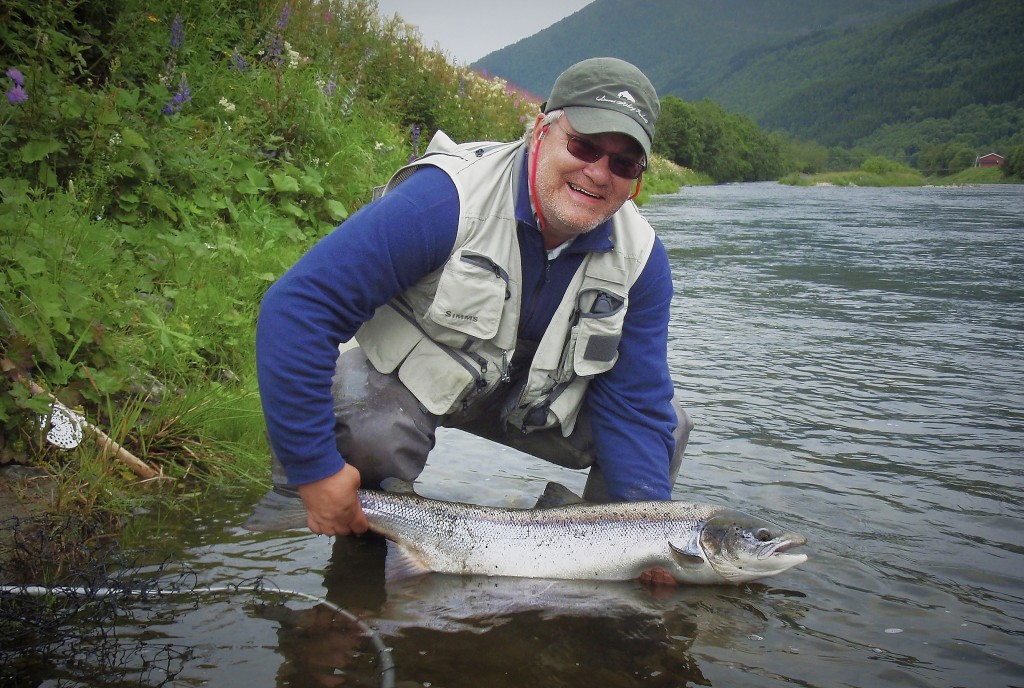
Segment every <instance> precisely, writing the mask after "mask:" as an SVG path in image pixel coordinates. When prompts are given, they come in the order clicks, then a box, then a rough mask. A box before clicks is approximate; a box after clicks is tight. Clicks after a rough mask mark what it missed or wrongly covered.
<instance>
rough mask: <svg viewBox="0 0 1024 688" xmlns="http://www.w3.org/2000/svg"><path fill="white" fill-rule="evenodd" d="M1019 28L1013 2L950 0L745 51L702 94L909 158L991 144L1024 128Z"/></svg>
mask: <svg viewBox="0 0 1024 688" xmlns="http://www.w3.org/2000/svg"><path fill="white" fill-rule="evenodd" d="M1022 26H1024V4H1022V3H1020V2H1019V0H988V1H986V2H975V1H973V0H960V1H959V2H952V3H947V4H943V5H942V6H940V7H935V8H931V9H928V10H925V11H920V12H916V13H913V14H909V15H906V16H903V17H900V18H899V19H894V20H891V21H888V22H886V23H880V24H875V25H870V26H866V27H862V28H859V29H854V30H850V29H843V30H835V31H833V32H831V33H816V34H811V35H809V36H807V37H805V38H803V39H800V40H796V41H793V42H791V43H788V44H787V45H785V46H783V47H781V48H778V49H774V50H769V51H765V52H763V53H760V54H756V55H749V56H747V57H746V59H744V60H743V62H742V64H736V65H734V66H736V67H737V69H736V71H735V72H734V73H733V74H731V75H730V76H729V78H727V79H724V80H722V81H721V82H719V83H718V84H717V85H716V86H715V87H714V88H713V89H711V90H710V92H709V94H710V96H711V97H714V98H716V99H718V100H719V101H720V102H722V103H723V104H724V105H725V106H726V107H730V108H735V109H738V110H740V111H743V112H747V113H749V114H751V115H753V116H754V117H756V118H757V120H758V121H759V122H760V123H761V124H762V125H763V126H765V127H767V128H770V129H776V128H779V129H783V130H785V131H788V132H791V133H793V134H794V135H799V136H800V137H802V138H810V139H813V140H816V141H819V142H821V143H823V144H825V145H830V146H831V145H837V146H844V147H858V146H859V147H864V148H866V149H868V150H870V151H872V152H873V153H875V154H881V155H885V156H887V157H894V158H898V159H902V160H905V161H907V162H911V163H913V162H914V161H915V159H916V156H917V155H918V152H919V151H921V150H923V149H924V147H926V146H936V145H946V144H949V143H955V144H960V145H961V146H964V147H968V148H970V149H972V150H973V151H974V152H975V154H978V153H981V152H987V151H989V150H998V149H1000V148H1004V147H1007V146H1008V145H1011V144H1012V142H1013V141H1014V140H1015V139H1018V138H1019V137H1020V136H1022V135H1024V134H1022V132H1024V54H1022V53H1021V51H1020V49H1019V47H1020V32H1021V27H1022ZM927 157H928V156H926V159H927ZM950 157H951V156H950ZM933 162H934V161H931V160H928V161H927V163H928V165H929V166H930V165H931V164H932V163H933ZM947 162H951V159H950V160H947Z"/></svg>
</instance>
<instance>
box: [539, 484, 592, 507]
mask: <svg viewBox="0 0 1024 688" xmlns="http://www.w3.org/2000/svg"><path fill="white" fill-rule="evenodd" d="M582 503H583V498H582V497H580V496H579V495H578V494H576V493H575V492H573V491H572V490H570V489H569V488H568V487H566V486H565V485H563V484H562V483H556V482H554V481H552V482H549V483H548V484H547V487H545V488H544V494H542V495H541V496H540V497H539V498H538V499H537V503H536V504H535V505H534V506H533V508H534V509H551V508H553V507H556V506H567V505H569V504H582Z"/></svg>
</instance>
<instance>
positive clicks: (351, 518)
mask: <svg viewBox="0 0 1024 688" xmlns="http://www.w3.org/2000/svg"><path fill="white" fill-rule="evenodd" d="M358 490H359V469H358V468H356V467H355V466H353V465H351V464H347V463H346V464H345V466H344V468H342V469H341V470H340V471H338V472H337V473H335V474H334V475H331V476H328V477H326V478H324V479H323V480H318V481H316V482H315V483H307V484H305V485H299V496H300V497H302V502H303V503H304V504H305V505H306V525H308V526H309V529H310V530H311V531H312V532H314V533H317V534H319V535H352V534H356V535H359V534H362V533H365V532H366V529H367V528H369V524H368V523H367V522H366V515H365V514H363V507H362V506H360V504H359V494H358Z"/></svg>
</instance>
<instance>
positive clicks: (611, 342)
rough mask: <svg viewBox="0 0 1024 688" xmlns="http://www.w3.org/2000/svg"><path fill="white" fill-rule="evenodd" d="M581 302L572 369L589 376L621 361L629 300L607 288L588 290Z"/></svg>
mask: <svg viewBox="0 0 1024 688" xmlns="http://www.w3.org/2000/svg"><path fill="white" fill-rule="evenodd" d="M578 303H579V311H578V313H577V317H578V322H577V323H576V325H574V326H573V332H572V334H571V335H570V342H569V343H570V346H572V370H573V371H574V372H575V373H576V374H577V375H579V376H582V377H587V376H590V375H597V374H598V373H603V372H605V371H607V370H610V369H611V367H612V366H613V365H615V361H617V360H618V358H619V341H621V340H622V325H623V323H624V322H625V319H626V299H625V297H624V296H619V295H617V294H615V293H613V292H611V291H608V290H605V289H585V290H583V291H581V292H580V296H579V301H578ZM573 340H575V341H573Z"/></svg>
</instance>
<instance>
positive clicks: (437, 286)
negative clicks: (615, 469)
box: [356, 132, 654, 436]
mask: <svg viewBox="0 0 1024 688" xmlns="http://www.w3.org/2000/svg"><path fill="white" fill-rule="evenodd" d="M522 147H523V143H522V142H521V141H518V142H512V143H492V142H483V143H479V142H478V143H470V144H461V145H459V144H455V143H454V142H453V141H452V140H451V139H449V138H448V137H447V136H446V135H445V134H443V133H442V132H438V133H437V134H436V135H435V136H434V138H433V139H432V140H431V142H430V145H429V146H428V147H427V149H426V151H425V153H424V155H423V157H421V158H419V159H418V160H416V161H415V162H413V163H411V164H410V165H407V166H406V167H404V168H402V169H401V170H399V171H398V172H397V173H395V175H394V176H393V177H392V178H391V180H390V181H389V182H388V184H387V185H385V186H384V187H383V188H382V189H381V190H379V191H378V192H377V193H376V194H375V195H378V196H379V195H382V194H384V193H387V192H388V191H390V190H391V189H393V188H395V187H396V186H398V185H399V184H401V183H402V182H403V181H405V180H406V179H408V178H409V177H410V176H411V175H412V174H413V173H415V172H416V171H417V170H418V169H421V168H422V166H424V165H433V166H435V167H438V168H440V169H442V170H443V171H445V172H446V173H447V174H448V175H449V176H450V177H451V179H452V181H453V182H454V184H455V187H456V189H457V190H458V194H459V208H460V216H459V227H458V232H457V238H456V241H455V245H454V248H453V249H452V252H451V254H450V255H449V257H448V260H447V262H446V263H445V264H444V265H443V266H442V267H441V268H439V269H438V270H436V271H434V272H432V273H431V274H429V275H427V276H425V277H424V278H423V279H421V280H420V281H419V282H418V283H416V284H415V285H413V286H412V287H410V288H409V289H408V290H407V291H406V292H404V293H403V294H401V295H399V296H397V297H396V298H394V299H392V300H391V301H390V302H388V303H386V304H384V305H383V306H381V307H380V308H378V309H377V310H376V311H375V312H374V315H373V317H372V318H371V319H370V320H369V321H367V322H366V323H364V324H363V326H362V327H361V328H360V329H359V330H358V331H357V332H356V341H357V342H358V343H359V345H360V346H361V347H362V348H363V350H364V352H365V354H366V357H367V359H368V360H369V361H370V363H371V364H373V366H374V368H376V369H377V370H378V371H379V372H381V373H383V374H391V373H393V372H395V371H397V374H398V378H399V379H400V380H401V381H402V383H403V384H404V385H405V386H406V387H407V388H408V389H409V391H411V392H412V393H413V394H414V395H415V396H416V398H417V399H418V400H419V401H420V403H421V404H423V406H424V407H425V408H426V409H427V410H428V411H430V412H431V413H433V414H435V415H438V416H451V417H457V416H458V415H459V414H463V413H467V412H470V411H471V408H472V406H473V405H474V403H475V402H477V401H479V400H481V399H483V398H484V397H486V396H487V395H488V394H489V393H490V392H492V391H493V390H494V389H495V388H497V387H498V386H499V383H501V382H508V380H509V378H508V372H509V362H510V361H511V360H512V356H513V354H514V353H515V347H516V337H517V332H518V329H519V328H518V325H519V313H520V306H521V304H522V268H521V265H522V262H521V257H520V252H519V241H518V238H517V230H516V218H515V198H516V194H515V188H516V186H517V182H518V180H519V179H520V178H521V177H520V174H521V170H520V166H521V164H522V163H523V160H524V159H525V156H524V155H521V152H522ZM611 240H612V243H613V244H614V248H613V249H612V250H610V251H606V252H598V253H589V254H587V256H586V257H585V258H584V259H583V263H582V264H581V265H580V267H579V269H578V270H577V271H576V273H575V275H574V276H573V278H572V280H571V281H570V283H569V286H568V288H567V289H566V293H565V295H564V296H563V297H562V300H561V302H560V303H559V305H558V307H557V309H556V310H555V313H554V315H553V316H552V318H551V322H550V324H549V325H548V327H547V329H546V330H545V332H544V335H543V336H542V338H541V341H540V342H539V344H538V346H537V350H536V352H535V353H534V356H533V360H532V363H531V365H530V368H529V370H528V372H527V373H526V375H525V376H524V378H523V380H522V382H521V383H520V385H519V387H518V389H517V390H516V391H515V393H514V394H512V395H510V397H509V399H508V401H507V402H506V404H505V408H504V412H503V414H502V415H503V421H504V422H506V423H509V424H511V425H513V426H514V427H516V428H519V429H520V430H522V431H524V432H530V431H532V430H538V429H546V428H552V427H555V426H560V427H561V431H562V433H563V434H564V435H566V436H568V435H569V434H570V433H571V432H572V429H573V427H575V423H576V417H577V415H578V414H579V410H580V408H581V406H582V404H583V398H584V394H585V393H586V389H587V385H588V384H589V382H590V380H591V379H592V378H593V377H594V376H595V375H598V374H600V373H603V372H606V371H608V370H610V369H611V367H612V366H613V365H615V361H616V360H617V359H618V344H619V340H620V339H621V337H622V326H623V322H624V319H625V315H626V310H627V308H628V307H629V288H630V287H631V286H632V285H633V283H634V282H635V281H636V279H637V277H639V275H640V273H641V271H642V270H643V268H644V266H645V265H646V263H647V259H648V257H649V256H650V253H651V249H652V247H653V246H654V230H653V229H651V227H650V225H649V224H648V223H647V222H646V220H644V219H643V218H642V217H641V215H640V213H639V211H638V210H637V209H636V206H635V205H633V204H632V203H626V204H625V205H623V206H622V208H621V209H620V210H619V211H618V212H617V213H616V214H615V215H614V216H613V217H612V235H611Z"/></svg>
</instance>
